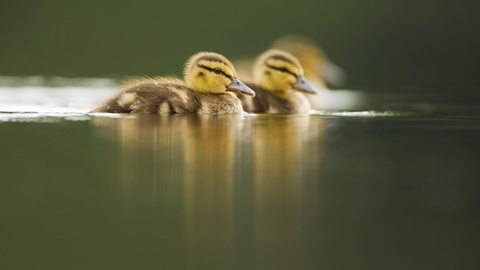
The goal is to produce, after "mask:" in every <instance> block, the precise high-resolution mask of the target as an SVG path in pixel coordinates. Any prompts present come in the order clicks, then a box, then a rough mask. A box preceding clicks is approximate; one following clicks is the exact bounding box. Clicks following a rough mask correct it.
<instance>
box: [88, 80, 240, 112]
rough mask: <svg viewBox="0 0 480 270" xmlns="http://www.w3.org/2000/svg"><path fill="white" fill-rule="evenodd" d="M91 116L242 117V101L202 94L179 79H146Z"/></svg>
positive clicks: (130, 85) (131, 85)
mask: <svg viewBox="0 0 480 270" xmlns="http://www.w3.org/2000/svg"><path fill="white" fill-rule="evenodd" d="M91 112H94V113H98V112H104V113H144V114H204V113H211V114H222V113H241V112H242V106H241V103H240V100H238V98H237V97H235V96H233V95H232V94H230V93H225V94H205V93H199V92H196V91H194V90H192V89H191V88H189V87H188V86H186V85H185V84H184V83H183V82H182V81H181V80H178V79H167V80H165V79H158V80H157V79H144V80H140V81H137V82H133V83H128V84H125V85H124V86H123V87H122V90H121V91H120V92H119V93H118V94H117V95H115V96H113V97H112V98H110V99H109V100H107V101H106V102H105V103H103V104H102V105H100V106H99V107H98V108H96V109H94V110H92V111H91Z"/></svg>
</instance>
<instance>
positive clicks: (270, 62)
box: [265, 58, 303, 76]
mask: <svg viewBox="0 0 480 270" xmlns="http://www.w3.org/2000/svg"><path fill="white" fill-rule="evenodd" d="M265 63H266V65H267V66H273V67H275V68H286V69H287V70H288V72H291V73H293V74H295V75H296V76H299V75H301V74H302V73H303V72H302V70H301V69H300V68H299V67H298V66H296V65H293V64H291V63H289V62H286V61H283V60H281V59H272V58H270V59H267V61H265ZM292 76H293V75H292Z"/></svg>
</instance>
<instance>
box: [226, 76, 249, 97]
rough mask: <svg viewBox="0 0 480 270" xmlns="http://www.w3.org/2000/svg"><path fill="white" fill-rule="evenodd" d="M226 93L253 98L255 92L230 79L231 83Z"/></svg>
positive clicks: (236, 80)
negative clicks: (230, 92)
mask: <svg viewBox="0 0 480 270" xmlns="http://www.w3.org/2000/svg"><path fill="white" fill-rule="evenodd" d="M227 91H232V92H236V93H240V94H246V95H250V96H255V92H254V91H253V90H252V89H250V87H248V86H247V85H246V84H244V83H243V82H241V81H240V80H239V79H237V78H232V83H231V84H230V85H228V86H227Z"/></svg>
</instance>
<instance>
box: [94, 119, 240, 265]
mask: <svg viewBox="0 0 480 270" xmlns="http://www.w3.org/2000/svg"><path fill="white" fill-rule="evenodd" d="M242 117H243V116H242V115H235V114H229V115H176V116H167V117H158V116H150V115H138V116H137V117H133V118H132V117H130V118H128V117H121V118H105V117H96V118H94V119H93V120H94V123H95V124H96V125H97V126H98V127H99V129H98V134H99V136H101V137H103V138H108V139H109V140H112V139H113V140H112V141H114V142H116V143H118V146H119V148H120V149H119V151H118V154H119V156H120V158H119V159H120V160H119V162H121V166H120V167H121V168H122V171H121V172H119V173H120V179H122V183H123V184H122V190H123V199H124V200H125V201H126V203H125V204H126V207H127V208H128V209H132V208H133V209H134V206H132V204H133V205H135V204H136V201H138V200H139V198H138V197H139V196H140V198H141V199H140V200H144V201H147V202H150V203H151V204H153V205H155V207H154V208H155V209H154V211H155V212H156V211H159V209H160V210H161V211H169V213H171V212H172V211H175V212H177V213H178V214H177V215H175V216H177V217H178V218H179V219H181V220H177V221H176V223H177V226H178V223H180V224H181V229H182V230H183V231H182V240H184V241H183V242H182V244H183V245H185V246H184V247H183V249H184V250H185V251H186V252H187V254H188V262H187V263H188V264H192V265H197V264H202V262H206V261H209V260H219V258H222V260H223V259H225V260H228V258H229V257H231V251H232V234H233V233H232V228H233V208H232V205H233V177H234V158H235V144H236V140H237V134H238V132H239V130H240V128H241V125H242V122H243V118H242ZM174 194H176V195H175V196H174ZM179 194H180V196H179ZM172 196H173V198H172ZM146 207H147V208H148V207H150V208H152V206H146ZM172 209H173V210H172ZM131 211H133V210H131ZM142 211H145V210H142ZM176 244H177V245H178V243H176Z"/></svg>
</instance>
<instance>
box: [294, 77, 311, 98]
mask: <svg viewBox="0 0 480 270" xmlns="http://www.w3.org/2000/svg"><path fill="white" fill-rule="evenodd" d="M292 88H293V89H295V90H298V91H301V92H305V93H308V94H316V93H317V89H315V87H314V86H313V85H312V84H311V83H309V82H308V81H307V80H306V79H305V78H304V77H303V76H298V78H297V81H296V82H295V83H294V84H293V85H292Z"/></svg>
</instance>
